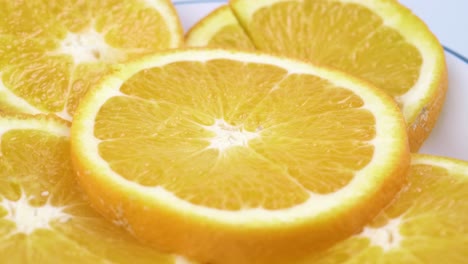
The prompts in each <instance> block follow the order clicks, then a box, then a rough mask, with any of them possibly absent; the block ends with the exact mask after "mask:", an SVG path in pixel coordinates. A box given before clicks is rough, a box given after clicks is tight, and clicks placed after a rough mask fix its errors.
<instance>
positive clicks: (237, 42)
mask: <svg viewBox="0 0 468 264" xmlns="http://www.w3.org/2000/svg"><path fill="white" fill-rule="evenodd" d="M214 25H216V26H214ZM186 43H187V44H188V45H189V46H192V47H207V46H208V47H219V48H232V49H242V50H255V49H256V48H255V46H254V44H253V43H252V41H251V40H250V39H249V37H248V36H247V34H246V33H245V31H244V29H243V28H242V27H241V26H240V25H239V23H238V22H237V19H236V17H235V16H234V14H233V13H232V11H231V9H230V8H229V6H227V5H225V6H221V7H219V8H218V9H216V10H214V11H213V12H212V13H210V14H209V15H208V16H206V17H205V18H203V19H202V20H201V21H200V22H198V23H197V24H196V25H195V26H194V27H192V28H191V29H190V30H189V32H187V34H186Z"/></svg>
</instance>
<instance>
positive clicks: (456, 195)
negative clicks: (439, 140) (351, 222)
mask: <svg viewBox="0 0 468 264" xmlns="http://www.w3.org/2000/svg"><path fill="white" fill-rule="evenodd" d="M411 163H412V166H411V169H410V172H409V186H408V188H407V189H406V190H404V191H403V192H402V193H401V194H400V196H399V197H398V199H397V200H396V201H395V202H394V203H393V204H392V205H391V206H389V207H388V208H386V209H385V210H384V211H383V212H382V213H381V214H380V215H379V216H378V217H377V218H376V219H374V220H373V221H372V223H370V224H369V225H368V226H367V227H365V228H364V230H363V232H361V233H360V234H359V235H356V236H353V237H352V238H349V239H347V240H345V241H343V242H340V243H338V244H337V245H335V246H333V247H332V248H330V249H329V250H327V251H325V252H323V253H321V254H317V255H315V256H313V257H310V258H308V259H307V260H304V261H302V262H298V264H312V263H314V264H325V263H347V264H358V263H406V264H419V263H427V264H431V263H433V264H436V263H451V264H462V263H466V260H467V259H468V251H467V250H466V249H467V248H468V228H467V223H468V163H467V162H465V161H459V160H453V159H448V158H442V157H436V156H428V155H420V154H415V155H413V156H412V161H411Z"/></svg>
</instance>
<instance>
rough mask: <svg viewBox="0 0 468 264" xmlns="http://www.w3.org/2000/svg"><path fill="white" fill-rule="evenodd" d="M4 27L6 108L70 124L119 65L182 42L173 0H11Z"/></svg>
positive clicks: (0, 65)
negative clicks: (85, 97)
mask: <svg viewBox="0 0 468 264" xmlns="http://www.w3.org/2000/svg"><path fill="white" fill-rule="evenodd" d="M0 5H1V6H3V7H4V8H3V9H2V10H1V11H0V12H1V13H0V14H1V16H2V17H3V20H2V22H0V35H1V36H0V55H1V57H2V59H0V77H1V82H0V97H1V98H4V99H2V100H0V110H4V111H13V112H24V113H33V114H36V113H53V114H56V115H57V116H59V117H62V118H64V119H68V120H71V119H72V116H73V113H74V111H75V108H76V106H77V104H78V102H79V100H80V99H81V97H82V96H83V94H84V93H85V92H86V91H87V90H88V89H89V86H90V85H92V84H94V83H96V82H98V81H99V80H100V79H101V78H102V77H103V76H104V75H105V74H107V73H109V72H111V71H112V67H113V66H112V65H113V64H115V63H124V62H127V61H131V60H134V59H136V58H139V57H142V56H145V55H147V54H150V53H154V52H157V51H159V50H162V49H169V48H175V47H179V46H181V45H182V27H181V25H180V23H179V20H178V17H177V15H176V13H175V10H174V8H173V6H172V4H171V2H170V1H169V0H158V1H146V2H145V1H134V0H127V1H113V0H108V1H99V3H95V2H93V1H71V0H64V1H48V2H47V1H46V2H44V1H38V0H33V1H14V2H12V1H6V0H1V1H0Z"/></svg>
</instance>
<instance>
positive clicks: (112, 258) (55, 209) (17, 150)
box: [0, 115, 186, 264]
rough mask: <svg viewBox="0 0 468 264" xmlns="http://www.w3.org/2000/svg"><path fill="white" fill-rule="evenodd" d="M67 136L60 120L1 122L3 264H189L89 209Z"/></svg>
mask: <svg viewBox="0 0 468 264" xmlns="http://www.w3.org/2000/svg"><path fill="white" fill-rule="evenodd" d="M69 130H70V129H69V124H68V123H66V122H64V121H62V120H60V119H58V118H52V117H46V116H35V117H33V116H27V115H14V116H11V115H9V116H7V115H1V116H0V142H1V145H0V168H1V169H0V259H1V261H0V262H2V263H12V264H35V263H84V264H88V263H89V264H96V263H109V264H110V263H112V264H126V263H139V264H144V263H147V264H149V263H160V264H171V263H173V264H176V263H179V264H181V263H184V260H183V258H181V257H175V256H173V255H169V254H162V253H159V252H157V251H155V250H154V249H151V248H148V247H145V246H143V245H141V244H139V243H138V242H137V241H136V240H135V239H134V238H133V237H132V236H131V235H129V234H128V233H127V232H125V231H124V230H122V229H121V228H120V227H118V226H117V225H114V224H120V225H121V224H122V223H118V222H114V224H112V223H110V222H108V221H107V220H105V219H104V218H103V217H101V216H100V215H99V214H98V213H97V212H96V211H94V210H93V209H92V208H91V207H90V205H89V203H88V201H87V198H86V197H85V196H84V194H83V192H82V191H81V189H80V188H78V185H77V183H76V178H75V174H74V173H73V170H72V167H71V161H70V140H69ZM185 263H186V262H185Z"/></svg>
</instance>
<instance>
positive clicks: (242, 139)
mask: <svg viewBox="0 0 468 264" xmlns="http://www.w3.org/2000/svg"><path fill="white" fill-rule="evenodd" d="M204 128H205V129H206V130H209V131H211V132H213V133H214V134H215V136H214V137H213V138H211V139H210V145H209V146H208V148H213V149H218V150H219V151H221V152H222V151H224V150H225V149H227V148H230V147H234V146H241V147H247V146H248V142H249V140H251V139H254V138H256V137H258V134H257V133H254V132H249V131H246V130H245V129H244V128H243V127H242V126H232V125H230V124H228V123H226V121H224V120H223V119H218V120H215V123H214V124H213V125H211V126H204Z"/></svg>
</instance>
